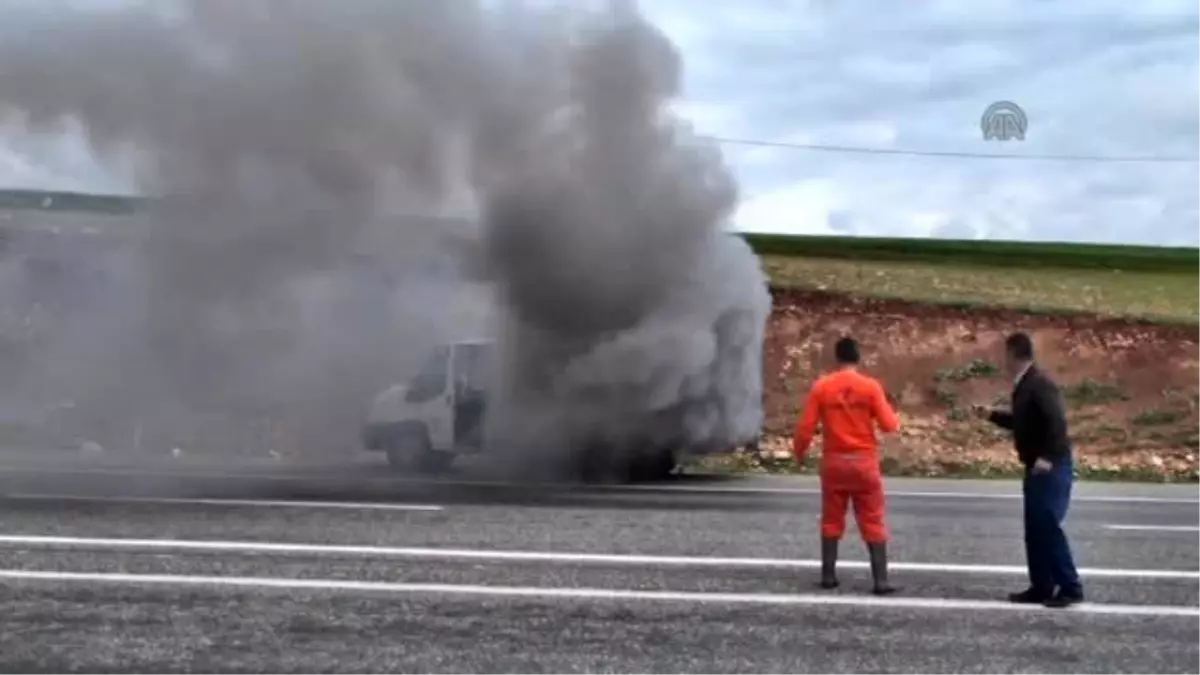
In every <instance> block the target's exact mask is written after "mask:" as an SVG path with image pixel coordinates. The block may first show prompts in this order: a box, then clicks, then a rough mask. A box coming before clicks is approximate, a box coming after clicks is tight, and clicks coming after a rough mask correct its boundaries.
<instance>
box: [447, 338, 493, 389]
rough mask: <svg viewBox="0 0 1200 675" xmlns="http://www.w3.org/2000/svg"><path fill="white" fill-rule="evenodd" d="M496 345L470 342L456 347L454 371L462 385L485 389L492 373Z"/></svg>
mask: <svg viewBox="0 0 1200 675" xmlns="http://www.w3.org/2000/svg"><path fill="white" fill-rule="evenodd" d="M494 351H495V348H494V346H493V345H492V344H491V343H489V342H468V343H462V344H458V345H455V347H454V372H455V376H456V378H457V380H458V382H460V383H461V384H462V386H464V387H467V388H470V389H484V388H485V387H486V385H487V382H488V378H489V377H490V375H491V368H492V363H493V358H494V356H493V353H494Z"/></svg>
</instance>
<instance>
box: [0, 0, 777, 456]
mask: <svg viewBox="0 0 1200 675" xmlns="http://www.w3.org/2000/svg"><path fill="white" fill-rule="evenodd" d="M0 26H7V28H0V121H4V120H7V121H8V123H17V124H20V125H22V126H23V127H25V128H26V129H28V130H29V131H31V132H34V133H38V132H53V131H56V130H58V129H61V128H63V125H65V124H68V123H78V124H80V125H81V127H82V129H83V130H84V132H85V134H86V138H87V140H88V142H89V144H90V145H91V146H92V148H93V149H94V151H95V152H96V153H97V154H99V155H100V156H102V157H104V158H106V160H107V161H109V162H111V163H112V164H113V165H114V166H120V167H123V168H125V169H126V170H128V171H130V172H131V173H132V175H133V176H134V178H135V179H136V182H137V184H138V186H139V187H140V189H141V190H142V191H143V192H144V193H145V194H150V195H157V196H162V197H164V198H165V200H164V202H163V205H162V207H161V208H158V209H156V210H154V211H153V212H151V213H149V214H147V215H144V216H143V217H144V218H146V219H147V223H146V227H145V231H146V233H147V234H146V235H145V236H144V237H141V238H139V240H138V242H139V243H138V244H137V247H136V250H135V251H134V252H132V253H129V254H128V257H126V258H124V259H121V260H120V263H121V268H120V274H119V275H117V276H115V277H114V278H113V279H114V280H113V281H112V282H111V283H110V284H109V285H108V286H106V287H105V290H104V292H103V293H101V294H100V295H102V297H97V298H92V300H91V301H90V302H89V303H88V308H87V310H86V311H83V312H80V313H76V314H74V315H72V317H73V318H71V319H70V321H69V323H72V324H73V325H72V330H70V331H69V333H70V335H69V336H63V335H57V336H55V337H54V338H51V339H49V341H48V342H47V344H45V345H43V347H42V349H41V358H40V360H38V361H37V363H38V367H37V368H36V369H35V370H34V371H31V373H30V377H33V378H41V379H43V380H44V379H46V378H50V379H53V380H55V381H56V382H57V383H58V384H57V385H56V386H59V387H60V388H61V387H69V388H71V389H72V390H74V392H75V395H76V397H77V398H79V399H80V400H81V401H87V405H89V406H91V407H92V409H94V410H100V409H101V408H104V412H103V414H101V416H102V417H105V418H111V419H122V420H133V419H135V418H136V419H137V420H153V421H154V424H157V425H159V426H166V427H169V428H170V429H172V431H169V432H164V433H167V434H168V435H170V434H176V435H177V434H178V433H179V432H178V431H175V429H178V428H183V427H186V426H188V425H192V426H202V427H211V425H212V422H211V421H208V420H211V419H214V417H213V416H219V415H226V414H231V413H233V412H236V413H237V414H241V415H246V416H249V417H250V418H253V419H260V418H266V419H277V420H286V425H287V427H288V428H289V429H290V430H291V433H292V439H293V442H299V441H297V440H296V439H304V441H305V442H306V443H307V444H308V445H309V446H314V447H317V448H318V449H324V450H325V451H327V452H334V453H336V452H344V451H345V449H346V448H347V447H348V446H350V445H351V444H352V443H353V442H354V439H355V438H356V436H355V433H354V432H355V429H354V425H355V424H357V423H358V422H359V421H360V420H361V417H362V414H363V411H364V410H365V407H366V405H367V402H368V401H369V399H370V397H371V396H372V395H373V394H374V393H375V392H376V391H377V390H378V389H380V388H382V387H383V386H385V385H387V384H388V383H389V382H391V381H396V380H397V379H401V378H403V377H405V376H407V375H408V374H411V372H412V370H413V369H414V368H415V367H417V365H418V364H419V362H420V360H421V359H422V358H423V357H424V355H425V354H426V352H427V351H428V349H429V348H430V347H431V346H433V345H434V344H437V343H439V342H442V341H445V340H453V339H458V338H464V337H475V336H478V335H481V334H489V335H492V336H494V337H495V338H496V339H497V340H498V341H499V347H500V353H501V354H502V355H503V358H502V359H501V367H500V373H499V376H500V377H499V380H498V382H499V384H498V385H497V386H498V390H497V391H496V392H495V393H494V395H493V404H492V407H491V409H490V416H489V417H490V432H491V438H493V439H495V441H496V446H497V447H498V448H503V449H504V450H505V451H507V452H512V453H518V455H519V456H521V457H522V458H526V459H529V460H530V461H532V462H533V463H535V464H538V463H544V464H547V465H550V464H552V463H551V462H543V461H542V460H544V459H546V458H548V457H551V456H554V457H566V456H567V455H566V454H564V453H563V451H571V452H575V451H577V450H578V449H579V448H581V447H595V446H597V445H599V446H602V447H605V448H607V450H606V452H610V453H611V452H618V453H628V452H639V451H641V450H640V449H641V448H646V447H652V446H655V445H662V444H675V445H683V446H687V447H691V448H695V449H707V448H719V447H723V446H727V445H729V444H732V443H737V442H743V441H745V440H747V439H749V438H752V437H753V436H754V435H755V434H756V433H757V430H758V428H759V425H760V422H761V419H760V418H761V410H760V404H761V401H760V396H761V394H760V392H761V371H760V368H761V365H760V355H761V339H762V331H763V323H764V320H765V316H766V312H767V310H768V304H769V299H768V296H767V293H766V290H765V285H764V279H763V276H762V274H761V271H760V269H759V267H758V263H757V260H756V259H755V258H754V256H753V255H752V253H751V252H750V251H749V249H748V248H747V247H746V246H745V245H744V244H743V243H742V242H741V240H740V239H736V238H734V237H731V236H729V235H727V234H725V233H724V232H723V224H724V222H725V220H726V219H727V217H728V216H729V214H730V213H731V211H732V209H733V207H734V205H735V203H736V199H737V188H736V184H735V181H734V180H733V178H732V177H731V175H730V173H729V171H728V170H727V169H726V167H725V166H724V164H723V161H722V158H721V155H720V153H719V152H718V151H717V150H716V149H715V148H713V147H711V146H709V145H707V144H706V143H704V142H702V140H701V139H699V138H698V137H696V135H695V134H693V133H692V132H691V130H690V129H689V128H688V127H687V126H686V125H685V124H683V123H682V122H681V121H680V120H678V119H676V118H674V117H673V116H672V115H671V114H670V113H669V112H668V110H667V108H666V105H667V104H668V103H669V102H670V101H671V99H672V98H673V97H676V96H677V95H679V93H680V91H679V89H680V85H681V76H682V63H681V59H680V57H679V54H678V53H677V52H676V50H675V49H674V47H673V45H671V43H670V42H669V40H667V39H666V38H665V37H664V36H663V34H662V33H660V32H659V31H658V30H656V29H655V28H654V27H653V26H651V25H649V24H648V23H647V22H646V21H645V20H644V19H643V18H642V17H640V16H639V15H638V13H637V12H636V11H635V10H634V9H632V8H631V7H629V6H628V3H613V4H612V5H609V6H599V7H596V8H590V9H585V8H581V7H579V3H563V4H562V5H547V3H522V2H507V3H496V2H482V0H481V1H480V2H472V1H470V0H404V1H403V2H397V1H395V0H355V1H354V2H328V1H327V0H191V1H185V2H176V3H173V4H166V3H157V2H156V3H153V6H151V5H150V4H149V3H147V4H144V5H141V4H130V5H122V6H121V7H119V8H108V9H92V10H85V9H80V8H78V7H72V6H68V5H60V4H56V3H53V2H49V1H47V2H42V3H37V4H35V5H31V6H30V8H29V9H9V8H6V9H3V10H0ZM114 260H115V259H114ZM83 336H86V337H83ZM167 420H170V423H167V422H166V421H167ZM138 424H144V422H138ZM139 433H141V432H140V431H139ZM164 442H166V441H164ZM554 453H559V454H557V455H556V454H554ZM528 463H529V462H523V464H528Z"/></svg>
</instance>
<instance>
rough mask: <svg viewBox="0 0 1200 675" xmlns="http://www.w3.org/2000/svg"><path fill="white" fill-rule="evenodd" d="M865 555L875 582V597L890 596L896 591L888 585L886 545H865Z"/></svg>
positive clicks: (884, 543)
mask: <svg viewBox="0 0 1200 675" xmlns="http://www.w3.org/2000/svg"><path fill="white" fill-rule="evenodd" d="M867 555H869V556H870V558H871V577H872V578H873V579H874V580H875V588H874V589H873V590H872V591H871V592H872V593H874V594H875V595H891V594H893V593H895V592H896V591H897V590H898V589H896V588H895V587H894V586H892V585H891V584H889V583H888V557H887V543H886V542H879V543H876V544H867Z"/></svg>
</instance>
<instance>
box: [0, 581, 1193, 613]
mask: <svg viewBox="0 0 1200 675" xmlns="http://www.w3.org/2000/svg"><path fill="white" fill-rule="evenodd" d="M0 579H9V580H13V581H54V582H64V581H67V582H83V583H89V582H90V583H111V584H125V585H160V586H162V585H169V586H217V587H221V586H232V587H238V588H274V589H288V590H318V591H359V592H373V593H391V594H433V595H475V596H491V597H516V598H545V599H567V600H634V601H650V602H695V603H715V604H762V605H815V606H822V605H823V606H842V607H875V608H888V609H929V610H959V611H988V612H992V611H1026V612H1028V611H1044V612H1059V613H1062V614H1067V615H1069V614H1107V615H1115V616H1156V617H1184V618H1198V617H1200V607H1184V606H1170V605H1115V604H1113V605H1110V604H1091V603H1082V604H1079V605H1076V606H1074V607H1072V608H1070V609H1068V610H1061V609H1059V610H1051V609H1047V608H1045V607H1042V606H1040V605H1019V604H1013V603H1008V602H998V601H989V600H956V599H949V598H906V597H895V596H893V597H887V598H876V597H870V596H852V595H815V594H793V595H784V594H772V593H703V592H699V593H697V592H679V591H637V590H626V589H606V588H544V587H537V586H474V585H458V584H421V583H388V582H378V581H353V580H345V579H287V578H278V577H223V576H190V575H171V574H120V573H107V572H58V571H54V572H51V571H42V570H0Z"/></svg>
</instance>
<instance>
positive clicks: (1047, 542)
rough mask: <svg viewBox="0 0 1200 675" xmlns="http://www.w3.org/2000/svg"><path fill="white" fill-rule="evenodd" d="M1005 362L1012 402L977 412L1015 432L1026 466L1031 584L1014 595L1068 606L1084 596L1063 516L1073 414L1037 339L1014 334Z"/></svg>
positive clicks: (1070, 469) (1013, 598)
mask: <svg viewBox="0 0 1200 675" xmlns="http://www.w3.org/2000/svg"><path fill="white" fill-rule="evenodd" d="M1004 348H1005V349H1004V351H1005V366H1006V368H1007V370H1008V372H1009V374H1010V375H1012V377H1013V392H1012V406H1011V408H1009V409H1007V410H1004V409H987V408H984V407H982V406H977V407H976V414H977V415H979V416H980V417H984V418H986V419H987V420H989V421H991V422H992V423H993V424H996V425H997V426H1000V427H1003V428H1005V429H1009V430H1011V431H1012V434H1013V442H1014V444H1015V445H1016V449H1017V455H1018V456H1019V457H1020V459H1021V463H1022V464H1024V465H1025V478H1024V481H1023V482H1022V491H1023V493H1024V502H1025V557H1026V562H1027V564H1028V566H1029V582H1030V586H1029V588H1028V589H1027V590H1025V591H1022V592H1021V593H1013V594H1012V595H1010V596H1009V600H1011V601H1012V602H1018V603H1043V604H1046V605H1049V606H1052V607H1067V606H1069V605H1072V604H1075V603H1077V602H1081V601H1082V600H1083V586H1082V585H1081V584H1080V582H1079V574H1078V572H1076V570H1075V561H1074V560H1073V558H1072V556H1071V545H1070V544H1069V543H1068V542H1067V535H1066V533H1065V532H1064V531H1063V527H1062V524H1063V520H1064V519H1065V518H1066V516H1067V507H1068V505H1069V504H1070V501H1071V484H1072V482H1073V481H1074V466H1073V462H1072V459H1071V440H1070V438H1069V437H1068V436H1067V414H1066V410H1065V407H1064V405H1063V401H1062V394H1061V393H1060V392H1059V390H1058V386H1057V385H1055V384H1054V382H1053V381H1052V380H1051V379H1050V378H1049V376H1048V375H1047V374H1046V373H1044V372H1043V371H1041V370H1040V369H1038V367H1037V365H1036V364H1035V363H1034V361H1033V341H1032V340H1030V339H1029V336H1028V335H1026V334H1025V333H1013V334H1012V335H1009V336H1008V338H1007V339H1006V340H1005V341H1004Z"/></svg>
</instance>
